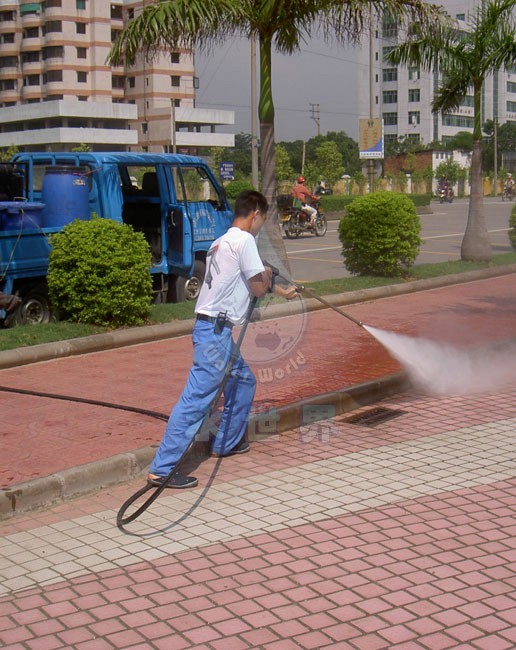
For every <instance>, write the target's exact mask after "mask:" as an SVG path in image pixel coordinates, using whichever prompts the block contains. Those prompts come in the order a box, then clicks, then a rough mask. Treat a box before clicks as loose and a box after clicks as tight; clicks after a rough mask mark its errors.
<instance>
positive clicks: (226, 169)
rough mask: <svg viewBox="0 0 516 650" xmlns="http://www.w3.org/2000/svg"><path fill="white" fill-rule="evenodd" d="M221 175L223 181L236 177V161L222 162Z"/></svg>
mask: <svg viewBox="0 0 516 650" xmlns="http://www.w3.org/2000/svg"><path fill="white" fill-rule="evenodd" d="M219 176H220V178H221V179H222V180H223V181H232V180H234V178H235V163H232V162H221V163H220V166H219Z"/></svg>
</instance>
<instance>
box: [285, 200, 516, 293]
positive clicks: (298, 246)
mask: <svg viewBox="0 0 516 650" xmlns="http://www.w3.org/2000/svg"><path fill="white" fill-rule="evenodd" d="M484 201H485V203H484V205H485V213H486V219H487V228H488V231H489V234H490V237H491V244H492V246H493V253H495V254H496V253H508V252H511V251H512V250H513V249H512V247H511V244H510V241H509V238H508V236H507V231H508V229H509V215H510V212H511V209H512V207H513V205H514V204H513V203H507V202H505V203H504V202H503V201H502V200H501V199H500V198H497V199H494V198H491V197H486V198H485V199H484ZM431 209H432V210H433V214H423V215H420V218H421V226H422V227H421V237H422V239H423V245H422V246H421V250H420V253H419V256H418V258H417V260H416V264H428V263H434V262H445V261H447V260H459V259H460V247H461V242H462V238H463V236H464V231H465V230H466V223H467V216H468V200H467V199H457V200H455V201H454V202H453V203H452V204H449V203H444V204H440V203H437V201H432V203H431ZM337 227H338V221H329V222H328V232H327V233H326V235H325V236H324V237H315V235H310V234H303V235H301V236H300V237H299V239H294V240H290V239H287V238H284V242H285V246H286V249H287V254H288V257H289V261H290V266H291V270H292V277H293V278H294V280H296V281H297V282H309V281H314V280H330V279H333V278H343V277H347V276H349V275H350V274H349V273H348V271H347V270H346V268H345V267H344V262H343V258H342V256H341V250H342V246H341V244H340V241H339V237H338V232H337Z"/></svg>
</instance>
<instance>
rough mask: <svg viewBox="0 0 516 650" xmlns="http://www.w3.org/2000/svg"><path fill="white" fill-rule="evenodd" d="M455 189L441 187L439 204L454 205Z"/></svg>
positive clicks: (438, 193)
mask: <svg viewBox="0 0 516 650" xmlns="http://www.w3.org/2000/svg"><path fill="white" fill-rule="evenodd" d="M453 196H454V195H453V189H452V188H451V187H440V188H439V190H438V192H437V197H438V199H439V203H453Z"/></svg>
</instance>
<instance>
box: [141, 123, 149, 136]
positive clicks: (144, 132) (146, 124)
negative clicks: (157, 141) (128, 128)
mask: <svg viewBox="0 0 516 650" xmlns="http://www.w3.org/2000/svg"><path fill="white" fill-rule="evenodd" d="M148 132H149V125H148V123H147V122H142V133H143V134H144V135H146V134H147V133H148Z"/></svg>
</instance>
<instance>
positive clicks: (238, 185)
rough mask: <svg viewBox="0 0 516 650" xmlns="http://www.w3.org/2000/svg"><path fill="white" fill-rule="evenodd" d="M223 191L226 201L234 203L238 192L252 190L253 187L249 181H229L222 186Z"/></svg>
mask: <svg viewBox="0 0 516 650" xmlns="http://www.w3.org/2000/svg"><path fill="white" fill-rule="evenodd" d="M224 189H225V191H226V196H227V197H228V199H230V200H232V201H234V200H235V199H236V197H237V196H238V195H239V194H240V192H243V191H244V190H252V189H254V187H253V184H252V183H251V181H248V180H243V179H242V180H236V181H230V182H229V183H228V184H227V185H225V186H224Z"/></svg>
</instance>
